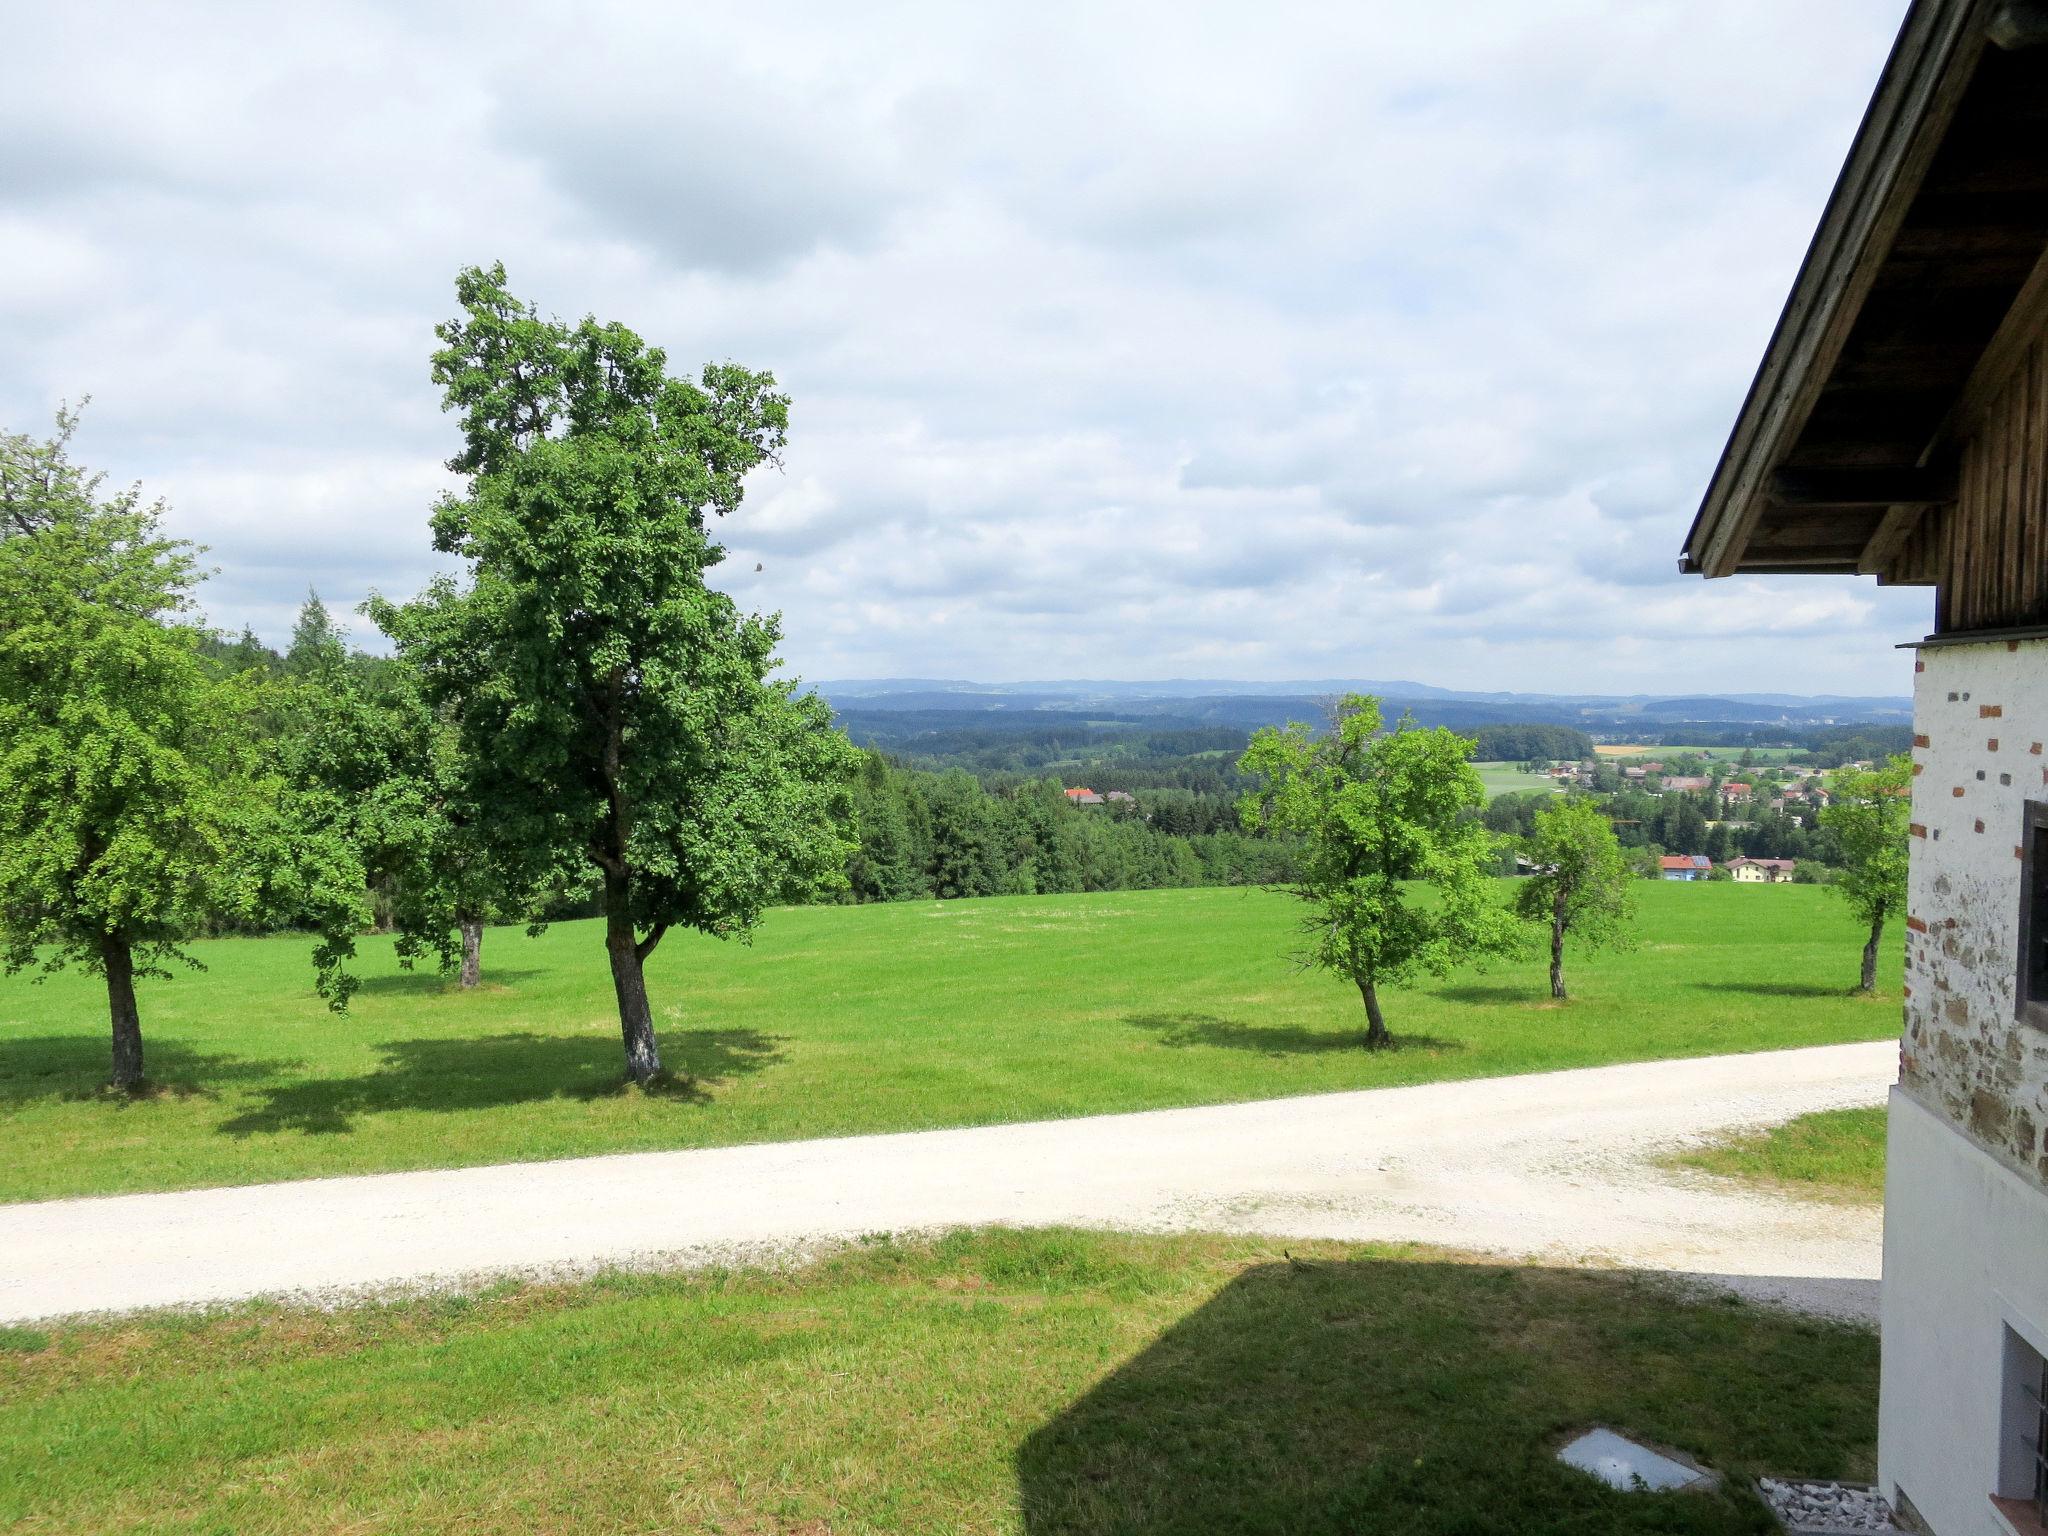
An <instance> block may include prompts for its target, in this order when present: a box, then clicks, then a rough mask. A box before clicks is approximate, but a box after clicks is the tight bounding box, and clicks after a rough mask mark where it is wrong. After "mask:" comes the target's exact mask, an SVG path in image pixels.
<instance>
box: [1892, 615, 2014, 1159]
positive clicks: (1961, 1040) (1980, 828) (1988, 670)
mask: <svg viewBox="0 0 2048 1536" xmlns="http://www.w3.org/2000/svg"><path fill="white" fill-rule="evenodd" d="M1913 720H1914V730H1915V732H1916V733H1917V734H1916V735H1915V737H1914V743H1913V772H1914V774H1915V778H1914V781H1913V866H1912V882H1911V894H1910V897H1909V899H1908V904H1907V910H1908V914H1909V915H1908V917H1907V920H1906V926H1907V930H1908V931H1907V934H1906V978H1905V989H1906V997H1905V1016H1906V1017H1905V1037H1904V1041H1903V1045H1902V1048H1901V1053H1900V1064H1899V1081H1900V1084H1901V1086H1902V1087H1903V1088H1905V1090H1906V1091H1907V1092H1909V1093H1911V1094H1912V1095H1913V1096H1914V1097H1915V1098H1917V1099H1918V1100H1920V1102H1921V1103H1923V1104H1925V1105H1926V1106H1927V1107H1928V1108H1929V1109H1931V1110H1933V1111H1934V1112H1935V1113H1936V1114H1938V1115H1940V1116H1942V1117H1943V1118H1944V1119H1946V1120H1947V1121H1949V1123H1950V1124H1952V1125H1954V1126H1955V1127H1957V1128H1958V1129H1959V1130H1961V1131H1963V1132H1964V1133H1965V1134H1966V1135H1968V1136H1969V1137H1970V1138H1971V1139H1972V1140H1973V1141H1975V1142H1976V1143H1977V1144H1978V1145H1979V1146H1981V1147H1983V1148H1984V1150H1985V1151H1987V1152H1989V1153H1990V1154H1991V1155H1992V1156H1993V1157H1995V1158H1997V1159H1998V1160H1999V1161H2000V1162H2002V1163H2003V1164H2005V1165H2006V1166H2007V1167H2008V1168H2011V1169H2012V1170H2013V1171H2014V1172H2016V1173H2019V1174H2021V1175H2022V1176H2023V1177H2025V1178H2027V1179H2029V1180H2031V1181H2032V1182H2033V1183H2035V1184H2037V1185H2039V1186H2040V1187H2042V1188H2048V1030H2043V1029H2039V1028H2036V1027H2034V1026H2032V1025H2028V1024H2023V1023H2021V1022H2020V1021H2019V1020H2018V1019H2016V1018H2015V1017H2014V1003H2015V992H2016V989H2017V987H2018V974H2017V973H2018V967H2019V911H2020V867H2021V865H2020V857H2019V855H2020V852H2021V849H2020V842H2021V835H2022V826H2023V821H2024V815H2025V807H2026V804H2027V802H2028V801H2029V800H2048V751H2044V744H2048V640H2017V641H2015V640H1991V641H1986V642H1982V643H1973V644H1964V645H1941V646H1929V647H1927V648H1925V649H1923V650H1921V652H1920V653H1919V661H1918V663H1917V670H1916V674H1915V678H1914V707H1913Z"/></svg>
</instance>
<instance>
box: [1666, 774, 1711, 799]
mask: <svg viewBox="0 0 2048 1536" xmlns="http://www.w3.org/2000/svg"><path fill="white" fill-rule="evenodd" d="M1713 787H1714V781H1713V780H1712V779H1709V778H1704V777H1702V776H1701V775H1699V774H1696V773H1673V774H1668V775H1666V776H1665V779H1664V782H1663V783H1662V784H1661V785H1660V786H1659V788H1661V789H1662V790H1663V791H1664V793H1666V794H1667V795H1675V794H1682V793H1685V792H1686V791H1693V790H1708V789H1712V788H1713Z"/></svg>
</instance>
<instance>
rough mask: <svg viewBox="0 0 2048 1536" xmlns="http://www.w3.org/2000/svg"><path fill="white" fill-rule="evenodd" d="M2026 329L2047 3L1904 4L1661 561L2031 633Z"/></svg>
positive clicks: (2046, 168) (2034, 263)
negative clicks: (1708, 478)
mask: <svg viewBox="0 0 2048 1536" xmlns="http://www.w3.org/2000/svg"><path fill="white" fill-rule="evenodd" d="M2044 332H2048V5H2042V4H2035V3H2028V4H2019V3H2016V0H1916V3H1915V4H1914V6H1913V7H1912V9H1911V10H1910V11H1909V13H1908V15H1907V18H1906V21H1905V24H1904V26H1903V28H1902V29H1901V32H1900V37H1899V42H1898V44H1897V46H1896V47H1895V48H1894V51H1893V55H1892V58H1891V60H1890V61H1889V62H1888V63H1887V65H1886V70H1885V75H1884V77H1883V79H1882V80H1881V81H1880V83H1879V87H1878V91H1877V94H1876V96H1875V97H1874V99H1873V101H1872V105H1871V109H1870V112H1869V114H1868V115H1867V116H1866V118H1865V120H1864V123H1863V127H1862V129H1861V131H1860V132H1859V134H1858V137H1857V142H1856V144H1855V146H1854V148H1853V149H1852V151H1851V153H1850V157H1849V160H1848V162H1847V164H1846V165H1845V167H1844V169H1843V173H1842V178H1841V181H1840V182H1839V183H1838V184H1837V187H1836V190H1835V193H1834V196H1833V198H1832V199H1831V200H1830V202H1829V205H1828V209H1827V212H1826V214H1825V215H1824V216H1823V218H1822V221H1821V226H1820V229H1819V231H1818V233H1816V235H1815V237H1814V242H1813V246H1812V248H1811V249H1810V250H1809V252H1808V255H1807V260H1806V264H1805V266H1804V267H1803V268H1802V270H1801V272H1800V276H1799V280H1798V282H1797V283H1796V284H1795V286H1794V289H1793V293H1792V296H1791V298H1790V300H1789V301H1788V302H1787V305H1786V310H1785V315H1784V317H1783V318H1782V319H1781V320H1780V322H1779V326H1778V332H1777V334H1776V335H1775V336H1774V337H1773V338H1772V341H1771V346H1770V349H1769V350H1768V351H1767V352H1766V354H1765V357H1764V361H1763V364H1762V366H1761V367H1760V368H1759V370H1758V374H1757V379H1756V382H1755V383H1754V384H1753V385H1752V387H1751V390H1750V395H1749V398H1748V400H1747V401H1746V402H1745V404H1744V406H1743V411H1742V414H1741V416H1740V417H1739V418H1738V420H1737V422H1736V427H1735V430H1734V432H1733V433H1732V434H1731V436H1730V439H1729V444H1728V448H1727V450H1726V451H1725V452H1724V454H1723V456H1722V460H1721V463H1720V465H1719V467H1718V468H1717V469H1716V471H1715V476H1714V481H1713V484H1712V485H1711V486H1710V487H1709V489H1708V493H1707V496H1706V499H1705V501H1704V502H1703V503H1702V505H1701V508H1700V514H1699V517H1698V518H1697V519H1696V520H1695V522H1694V525H1693V529H1692V533H1691V535H1690V537H1689V538H1688V540H1687V543H1686V549H1685V553H1684V556H1683V558H1682V560H1681V566H1682V568H1684V569H1688V570H1694V571H1699V572H1702V573H1704V574H1706V575H1709V576H1724V575H1730V574H1734V573H1736V572H1748V571H1754V572H1809V573H1827V572H1833V573H1844V574H1846V573H1854V572H1861V573H1863V574H1867V575H1875V576H1877V577H1878V579H1879V580H1880V581H1884V582H1901V583H1932V584H1934V585H1936V586H1937V587H1938V588H1940V589H1941V590H1942V594H1943V595H1942V597H1941V598H1940V599H1939V600H1938V606H1939V611H1940V613H1941V615H1942V628H1943V629H1945V630H1949V629H1956V628H1961V627H1969V628H1983V627H1991V626H2005V625H2012V624H2021V623H2040V622H2043V620H2044V617H2048V615H2044V614H2043V613H2042V611H2041V606H2040V605H2041V601H2042V597H2043V593H2042V591H2041V590H2040V588H2041V586H2042V585H2043V583H2044V581H2048V575H2044V573H2043V572H2042V570H2041V569H2039V568H2040V567H2041V565H2042V562H2043V560H2044V557H2048V546H2044V545H2043V544H2042V543H2041V540H2040V528H2039V521H2038V520H2039V517H2040V515H2041V513H2040V504H2041V501H2042V497H2041V495H2040V491H2039V483H2040V470H2041V468H2042V466H2043V465H2044V463H2048V460H2044V458H2043V456H2042V455H2043V451H2044V443H2043V436H2042V431H2041V424H2040V420H2039V414H2040V413H2039V411H2038V410H2037V405H2038V402H2039V400H2040V393H2039V391H2040V385H2041V382H2042V375H2041V367H2042V364H2041V360H2040V347H2039V341H2040V337H2041V336H2042V334H2044ZM2030 413H2032V414H2030ZM2030 454H2031V455H2033V457H2032V458H2031V460H2029V461H2028V462H2029V463H2030V464H2031V465H2032V466H2033V467H2032V468H2031V469H2027V468H2018V467H2014V466H2013V465H2012V464H2007V463H2004V460H2003V457H2002V456H2006V455H2021V456H2026V455H2030ZM1993 459H1998V460H1999V462H2000V464H2001V465H2002V467H1999V468H1993V467H1992V461H1993ZM1985 540H1990V541H1991V542H1990V543H1985V542H1983V541H1985ZM2003 560H2012V561H2019V562H2028V561H2031V562H2032V563H2033V567H2032V568H2030V569H2029V570H2027V571H2023V572H2017V573H2011V572H2005V571H2003V570H2002V568H1999V567H1998V562H2000V561H2003ZM1951 587H1953V588H1954V590H1953V591H1951V590H1950V589H1951Z"/></svg>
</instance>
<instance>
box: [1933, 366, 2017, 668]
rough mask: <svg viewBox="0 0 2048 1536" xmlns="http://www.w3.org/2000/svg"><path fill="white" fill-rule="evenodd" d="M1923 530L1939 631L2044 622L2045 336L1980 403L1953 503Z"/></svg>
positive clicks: (1964, 450) (1950, 631)
mask: <svg viewBox="0 0 2048 1536" xmlns="http://www.w3.org/2000/svg"><path fill="white" fill-rule="evenodd" d="M1925 528H1926V534H1925V537H1924V541H1923V542H1924V546H1925V547H1924V548H1918V549H1916V550H1915V551H1913V558H1915V559H1916V560H1919V561H1921V562H1923V563H1924V568H1925V569H1927V570H1928V571H1929V572H1930V573H1931V575H1932V576H1933V578H1934V579H1935V581H1936V583H1937V596H1936V599H1935V629H1936V631H1937V632H1938V633H1956V632H1963V631H1969V630H1980V629H2010V628H2019V627H2024V626H2033V625H2040V624H2048V338H2044V337H2042V336H2037V337H2036V338H2035V340H2034V342H2033V344H2032V345H2031V346H2029V347H2028V348H2027V349H2026V351H2025V352H2024V354H2023V355H2022V357H2021V359H2020V362H2019V365H2018V366H2017V367H2016V368H2015V369H2014V370H2013V372H2012V373H2011V375H2010V377H2008V378H2007V379H2006V381H2005V385H2004V388H2003V389H2001V390H2000V391H1999V393H1998V394H1997V395H1996V396H1995V397H1994V398H1993V400H1992V401H1991V403H1990V405H1989V407H1988V408H1987V409H1986V410H1985V412H1984V415H1983V417H1982V419H1981V421H1979V422H1978V423H1977V427H1976V431H1975V433H1974V434H1973V435H1972V436H1971V437H1970V438H1969V439H1968V440H1967V442H1965V444H1964V446H1963V451H1962V473H1961V477H1960V480H1959V483H1958V487H1957V494H1956V500H1955V503H1954V504H1953V505H1952V506H1949V507H1945V508H1943V509H1942V510H1941V512H1940V513H1939V514H1938V515H1937V516H1936V517H1933V518H1930V519H1928V520H1927V522H1926V524H1925Z"/></svg>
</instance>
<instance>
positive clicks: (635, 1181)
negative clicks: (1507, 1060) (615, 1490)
mask: <svg viewBox="0 0 2048 1536" xmlns="http://www.w3.org/2000/svg"><path fill="white" fill-rule="evenodd" d="M1897 1065H1898V1049H1897V1047H1896V1046H1895V1045H1893V1044H1892V1043H1890V1042H1883V1043H1877V1044H1868V1045H1839V1046H1820V1047H1813V1048H1809V1049H1803V1050H1792V1051H1773V1052H1769V1053H1766V1054H1760V1055H1748V1056H1716V1057H1707V1058H1703V1059H1697V1060H1691V1061H1667V1062H1645V1063H1637V1064H1631V1065H1626V1066H1616V1067H1597V1068H1591V1069H1587V1070H1581V1071H1572V1072H1553V1073H1544V1074H1540V1075H1535V1076H1528V1077H1505V1078H1486V1079H1480V1080H1478V1081H1472V1082H1457V1083H1433V1084H1428V1085H1425V1086H1421V1087H1413V1088H1381V1089H1373V1090H1368V1091H1363V1092H1356V1093H1331V1094H1318V1095H1315V1096H1313V1097H1308V1098H1294V1099H1270V1100H1265V1101H1263V1102H1259V1103H1252V1104H1230V1105H1219V1106H1213V1107H1208V1108H1200V1109H1173V1110H1159V1111H1154V1112H1151V1113H1146V1114H1132V1115H1103V1116H1096V1117H1091V1118H1087V1119H1075V1120H1060V1121H1040V1122H1034V1123H1030V1124H1023V1125H997V1126H987V1127H982V1128H978V1129H973V1130H951V1131H924V1132H916V1133H910V1134H903V1135H891V1136H862V1137H852V1138H844V1139H835V1140H825V1141H803V1142H778V1143H773V1144H769V1145H761V1146H746V1147H726V1148H716V1149H710V1150H704V1151H691V1152H646V1153H631V1154H623V1155H619V1156H612V1157H590V1158H575V1159H570V1160H566V1161H561V1162H548V1163H521V1164H510V1165H505V1166H499V1167H489V1168H462V1169H448V1170H438V1171H429V1172H422V1173H395V1174H381V1175H376V1176H372V1177H365V1178H343V1179H311V1180H305V1181H301V1182H295V1183H288V1184H263V1185H253V1186H248V1187H243V1188H235V1189H210V1190H194V1191H190V1192H184V1193H176V1194H159V1195H117V1196H109V1197H105V1198H100V1199H88V1200H52V1201H45V1202H38V1203H31V1204H24V1205H9V1206H0V1256H4V1257H0V1320H6V1321H25V1320H30V1319H38V1318H45V1317H53V1316H61V1315H65V1314H72V1313H80V1312H97V1311H118V1310H128V1309H132V1308H140V1307H153V1306H162V1305H169V1304H191V1303H204V1302H219V1301H227V1300H232V1299H236V1298H241V1297H248V1296H256V1295H270V1294H290V1293H312V1294H316V1295H321V1296H331V1295H335V1294H343V1293H352V1292H357V1291H363V1290H376V1289H382V1288H387V1287H395V1286H418V1285H432V1284H456V1283H466V1282H469V1281H471V1280H473V1279H474V1278H476V1277H477V1276H480V1275H487V1274H494V1273H504V1272H522V1271H579V1270H584V1269H589V1268H594V1267H599V1266H604V1265H611V1264H626V1263H646V1262H674V1263H706V1262H716V1261H730V1260H733V1259H743V1258H758V1257H765V1256H770V1255H773V1254H777V1253H786V1252H789V1251H791V1250H793V1249H795V1250H801V1249H802V1248H804V1247H805V1246H807V1245H810V1244H815V1243H817V1242H821V1241H830V1240H834V1239H841V1238H847V1237H852V1236H857V1235H859V1234H862V1233H867V1232H876V1231H894V1232H905V1231H913V1230H922V1229H932V1228H940V1227H948V1226H957V1225H970V1224H984V1223H995V1222H1002V1223H1010V1224H1017V1225H1043V1224H1049V1223H1073V1224H1079V1225H1086V1226H1104V1227H1123V1228H1134V1229H1143V1230H1148V1231H1173V1230H1184V1229H1208V1230H1223V1231H1232V1232H1245V1233H1258V1234H1267V1235H1271V1236H1274V1237H1279V1238H1285V1237H1304V1238H1305V1237H1328V1238H1345V1239H1368V1238H1369V1239H1382V1240H1390V1241H1416V1242H1424V1243H1432V1244H1440V1245H1443V1246H1446V1247H1452V1248H1460V1249H1467V1250H1474V1251H1479V1252H1485V1253H1493V1254H1501V1255H1510V1256H1515V1257H1526V1258H1531V1259H1535V1260H1538V1261H1541V1262H1547V1263H1560V1264H1598V1265H1617V1266H1625V1267H1630V1268H1641V1269H1649V1270H1659V1271H1666V1272H1673V1273H1690V1274H1697V1275H1702V1276H1707V1277H1712V1278H1713V1279H1714V1280H1715V1281H1716V1283H1722V1284H1727V1285H1731V1286H1734V1287H1736V1288H1739V1289H1743V1290H1745V1291H1748V1292H1750V1293H1752V1294H1756V1295H1760V1296H1764V1297H1769V1298H1773V1299H1777V1300H1781V1301H1784V1302H1787V1303H1789V1304H1792V1305H1795V1306H1803V1307H1808V1308H1812V1309H1817V1310H1824V1311H1830V1312H1835V1313H1840V1314H1843V1315H1848V1316H1855V1317H1874V1315H1875V1304H1876V1280H1877V1273H1878V1257H1879V1249H1880V1239H1881V1234H1882V1217H1881V1215H1880V1213H1879V1212H1878V1211H1877V1210H1876V1209H1874V1208H1863V1207H1852V1206H1841V1205H1809V1204H1805V1203H1802V1202H1798V1201H1792V1200H1787V1199H1782V1198H1778V1197H1775V1196H1771V1195H1765V1194H1756V1193H1750V1192H1747V1191H1743V1190H1740V1189H1737V1188H1733V1187H1729V1186H1724V1185H1721V1184H1718V1183H1717V1182H1715V1181H1711V1180H1708V1179H1706V1178H1703V1177H1700V1176H1695V1175H1688V1174H1675V1173H1672V1172H1670V1171H1668V1170H1665V1169H1662V1168H1659V1167H1657V1166H1656V1165H1655V1163H1654V1162H1653V1161H1652V1159H1654V1158H1655V1157H1656V1156H1657V1155H1658V1154H1659V1153H1661V1152H1663V1151H1666V1150H1669V1149H1671V1148H1674V1147H1677V1146H1681V1145H1684V1144H1688V1143H1696V1142H1699V1141H1702V1140H1705V1139H1709V1138H1711V1137H1713V1136H1715V1135H1717V1134H1719V1133H1722V1132H1726V1131H1729V1130H1734V1129H1742V1128H1749V1127H1757V1126H1764V1125H1770V1124H1774V1123H1776V1122H1779V1121H1783V1120H1787V1119H1790V1118H1791V1117H1793V1116H1795V1115H1799V1114H1804V1113H1805V1112H1807V1111H1808V1110H1816V1109H1832V1108H1837V1107H1841V1106H1846V1105H1853V1104H1876V1103H1880V1102H1882V1101H1883V1099H1884V1096H1885V1092H1886V1089H1887V1088H1888V1087H1889V1085H1890V1084H1891V1082H1892V1080H1893V1078H1894V1077H1895V1076H1896V1073H1897Z"/></svg>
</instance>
